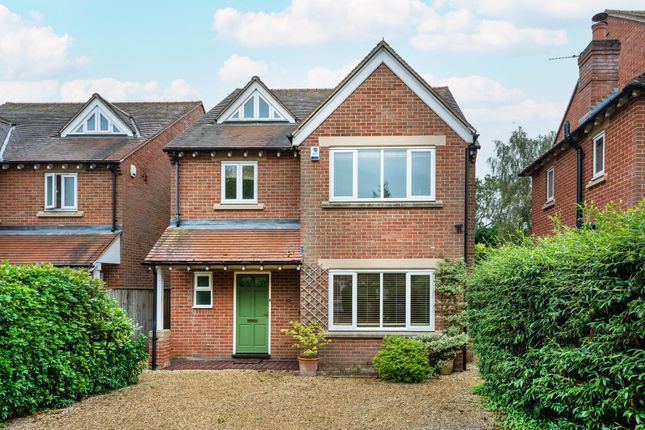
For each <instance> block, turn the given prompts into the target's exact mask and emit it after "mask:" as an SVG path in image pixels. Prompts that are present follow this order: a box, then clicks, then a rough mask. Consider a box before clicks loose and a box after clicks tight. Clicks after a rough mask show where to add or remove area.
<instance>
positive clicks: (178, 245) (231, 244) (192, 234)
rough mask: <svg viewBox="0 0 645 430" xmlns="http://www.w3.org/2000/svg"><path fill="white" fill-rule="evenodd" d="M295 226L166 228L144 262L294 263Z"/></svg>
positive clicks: (296, 256) (297, 236) (297, 251)
mask: <svg viewBox="0 0 645 430" xmlns="http://www.w3.org/2000/svg"><path fill="white" fill-rule="evenodd" d="M301 260H302V253H301V252H300V230H299V229H287V228H279V229H255V228H246V229H226V230H225V229H221V228H214V229H209V228H182V227H179V228H175V227H170V228H168V229H167V230H166V231H165V232H164V234H163V235H162V236H161V238H160V239H159V240H158V241H157V243H156V244H155V246H154V248H152V250H151V251H150V253H149V254H148V256H147V257H146V259H145V263H147V264H297V263H300V262H301Z"/></svg>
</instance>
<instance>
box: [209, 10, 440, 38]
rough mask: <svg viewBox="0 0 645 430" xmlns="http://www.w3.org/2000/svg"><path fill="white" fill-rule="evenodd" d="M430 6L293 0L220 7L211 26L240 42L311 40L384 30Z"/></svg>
mask: <svg viewBox="0 0 645 430" xmlns="http://www.w3.org/2000/svg"><path fill="white" fill-rule="evenodd" d="M428 10H429V6H428V5H426V4H425V3H424V2H422V1H421V0H352V1H337V0H292V2H291V4H290V5H289V6H288V7H287V8H286V9H284V10H282V11H280V12H270V13H269V12H240V11H239V10H237V9H233V8H230V7H227V8H224V9H219V10H217V11H215V14H214V16H213V28H214V30H215V31H216V32H217V34H218V35H219V36H222V37H226V38H230V39H234V40H237V41H238V42H239V43H240V44H242V45H244V46H253V47H272V46H310V45H316V44H320V43H322V42H326V41H328V40H330V39H332V38H334V37H337V36H339V35H367V36H370V37H373V36H385V35H386V34H385V33H388V32H391V31H392V30H400V29H406V28H408V27H409V25H410V23H412V22H415V21H416V19H417V18H416V17H418V16H421V15H423V14H426V13H427V12H428Z"/></svg>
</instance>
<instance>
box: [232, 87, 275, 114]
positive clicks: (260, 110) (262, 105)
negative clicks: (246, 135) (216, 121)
mask: <svg viewBox="0 0 645 430" xmlns="http://www.w3.org/2000/svg"><path fill="white" fill-rule="evenodd" d="M228 120H229V121H286V119H285V117H284V116H282V115H281V114H280V112H279V111H278V109H277V108H275V107H274V106H273V105H272V104H270V103H269V102H268V101H267V100H266V98H264V97H263V96H262V95H261V94H260V92H259V91H257V90H256V91H254V92H253V93H252V94H251V95H250V96H249V97H248V98H247V99H246V100H245V101H244V102H243V103H242V104H241V105H240V107H239V108H238V109H236V110H235V111H234V112H233V113H232V114H231V115H230V116H229V118H228Z"/></svg>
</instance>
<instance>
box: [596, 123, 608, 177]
mask: <svg viewBox="0 0 645 430" xmlns="http://www.w3.org/2000/svg"><path fill="white" fill-rule="evenodd" d="M604 174H605V132H604V131H603V132H602V133H600V134H599V135H597V136H596V137H594V138H593V179H595V178H598V177H600V176H602V175H604Z"/></svg>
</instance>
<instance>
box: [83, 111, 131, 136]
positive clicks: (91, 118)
mask: <svg viewBox="0 0 645 430" xmlns="http://www.w3.org/2000/svg"><path fill="white" fill-rule="evenodd" d="M70 134H125V133H124V132H123V130H121V128H120V127H119V125H117V124H116V123H115V122H114V121H112V120H111V119H110V118H109V117H108V115H107V114H106V113H105V112H104V111H103V110H102V109H100V108H99V107H98V106H97V107H95V108H94V109H93V110H92V111H91V112H90V113H89V114H88V115H87V116H86V117H85V119H84V120H83V121H81V123H80V124H78V125H77V126H76V127H75V128H74V131H73V132H72V133H70Z"/></svg>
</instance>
